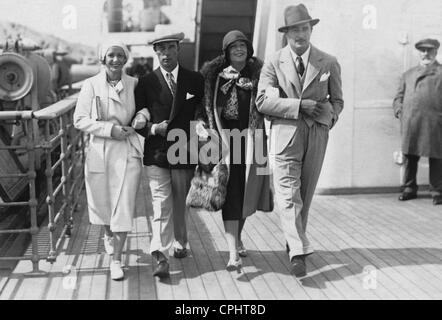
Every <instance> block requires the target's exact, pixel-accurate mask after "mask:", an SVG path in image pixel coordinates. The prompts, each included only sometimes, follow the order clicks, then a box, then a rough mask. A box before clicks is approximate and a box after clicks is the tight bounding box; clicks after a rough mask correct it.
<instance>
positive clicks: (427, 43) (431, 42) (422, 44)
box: [414, 38, 440, 50]
mask: <svg viewBox="0 0 442 320" xmlns="http://www.w3.org/2000/svg"><path fill="white" fill-rule="evenodd" d="M414 46H415V47H416V49H418V50H419V48H434V49H439V47H440V43H439V41H437V40H436V39H429V38H428V39H422V40H420V41H418V42H416V44H415V45H414Z"/></svg>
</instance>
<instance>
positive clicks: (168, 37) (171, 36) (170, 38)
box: [148, 32, 184, 45]
mask: <svg viewBox="0 0 442 320" xmlns="http://www.w3.org/2000/svg"><path fill="white" fill-rule="evenodd" d="M183 39H184V33H182V32H180V33H174V34H168V35H165V36H161V37H158V38H156V39H154V40H152V41H150V42H149V43H148V44H151V45H155V44H157V43H161V42H170V41H176V42H181V41H183Z"/></svg>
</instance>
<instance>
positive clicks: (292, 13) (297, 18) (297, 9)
mask: <svg viewBox="0 0 442 320" xmlns="http://www.w3.org/2000/svg"><path fill="white" fill-rule="evenodd" d="M284 20H285V26H282V27H280V28H279V29H278V31H279V32H287V30H288V29H289V28H291V27H294V26H297V25H300V24H304V23H307V22H310V25H311V26H314V25H315V24H317V23H318V22H319V19H312V17H311V16H310V14H309V13H308V10H307V8H306V7H305V5H303V4H302V3H301V4H298V5H297V6H288V7H287V8H285V10H284Z"/></svg>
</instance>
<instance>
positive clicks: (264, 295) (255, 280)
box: [208, 212, 275, 299]
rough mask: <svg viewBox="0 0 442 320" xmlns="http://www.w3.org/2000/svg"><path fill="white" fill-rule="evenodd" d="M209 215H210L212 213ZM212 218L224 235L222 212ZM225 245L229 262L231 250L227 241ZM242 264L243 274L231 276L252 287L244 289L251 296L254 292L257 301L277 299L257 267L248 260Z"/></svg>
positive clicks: (244, 260) (244, 259)
mask: <svg viewBox="0 0 442 320" xmlns="http://www.w3.org/2000/svg"><path fill="white" fill-rule="evenodd" d="M208 214H209V215H210V213H208ZM212 218H213V221H214V222H215V223H216V225H217V227H218V229H219V231H220V233H222V234H224V233H225V230H224V222H223V221H222V216H221V212H219V213H216V214H215V215H213V214H212ZM244 233H245V232H244ZM225 244H226V246H225V247H224V248H225V250H226V253H227V255H226V256H227V261H228V259H229V258H228V257H229V250H228V246H227V241H225ZM227 261H226V265H227ZM242 262H243V265H242V274H238V273H235V272H232V273H231V275H232V276H233V277H234V278H236V279H237V281H239V283H241V284H242V283H244V284H249V285H250V287H249V286H246V285H245V286H244V287H248V290H249V294H252V292H251V290H253V293H254V294H256V299H275V296H274V295H273V293H272V290H271V289H270V287H269V286H268V284H267V283H266V281H265V279H264V278H263V277H262V276H261V274H260V272H259V270H258V269H257V266H256V265H254V264H251V263H250V260H249V259H248V258H242ZM239 283H238V284H239Z"/></svg>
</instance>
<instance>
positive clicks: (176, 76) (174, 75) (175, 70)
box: [160, 63, 180, 82]
mask: <svg viewBox="0 0 442 320" xmlns="http://www.w3.org/2000/svg"><path fill="white" fill-rule="evenodd" d="M179 66H180V65H179V63H177V65H176V67H175V69H173V70H172V72H171V73H172V74H173V78H174V79H175V82H177V81H178V68H179ZM160 70H161V73H162V74H163V77H164V79H166V80H167V76H166V75H167V74H168V73H169V71H166V70H165V69H163V67H162V66H160Z"/></svg>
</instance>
